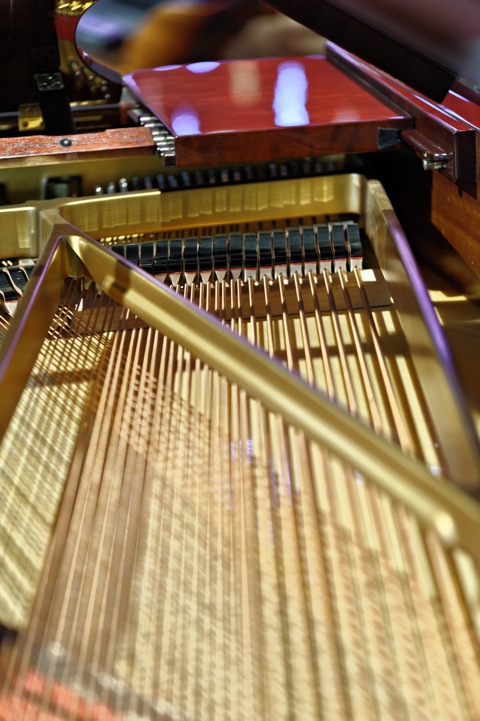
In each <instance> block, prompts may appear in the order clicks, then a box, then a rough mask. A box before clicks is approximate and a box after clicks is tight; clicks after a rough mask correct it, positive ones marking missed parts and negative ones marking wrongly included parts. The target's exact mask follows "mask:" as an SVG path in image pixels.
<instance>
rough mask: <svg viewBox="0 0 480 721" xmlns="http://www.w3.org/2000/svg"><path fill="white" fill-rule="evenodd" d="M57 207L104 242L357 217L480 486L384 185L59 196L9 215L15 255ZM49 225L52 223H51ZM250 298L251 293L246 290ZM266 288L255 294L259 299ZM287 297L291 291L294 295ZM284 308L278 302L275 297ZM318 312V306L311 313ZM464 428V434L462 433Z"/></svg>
mask: <svg viewBox="0 0 480 721" xmlns="http://www.w3.org/2000/svg"><path fill="white" fill-rule="evenodd" d="M49 209H58V210H59V211H60V213H61V215H62V217H63V218H64V219H65V220H66V221H67V222H69V223H71V224H72V225H73V226H75V227H77V228H81V230H82V231H83V232H84V233H86V234H88V235H89V236H91V237H93V238H96V239H98V240H100V241H101V242H103V243H107V244H108V243H112V242H116V243H118V242H123V241H127V240H128V239H129V238H130V239H132V241H134V242H137V241H141V240H142V238H144V237H145V238H146V239H148V235H149V234H155V235H156V237H158V234H160V236H161V234H162V233H165V234H166V233H168V232H170V231H177V230H181V232H188V231H189V230H191V229H193V231H194V232H195V229H197V230H198V229H199V228H209V229H210V230H209V232H211V229H212V228H219V227H220V228H221V227H222V226H226V227H232V226H234V224H242V223H247V222H248V223H250V224H253V225H254V224H255V223H265V222H275V221H279V222H280V221H282V220H283V219H285V218H307V219H308V218H310V217H331V216H333V217H335V216H337V215H342V214H348V215H354V216H356V217H357V216H358V217H359V219H360V223H361V224H363V225H364V226H365V232H366V235H367V236H368V238H369V239H370V242H371V243H372V245H373V247H374V250H375V253H376V256H377V258H378V262H379V265H380V268H381V271H382V273H383V274H384V275H385V277H386V279H387V283H388V292H389V293H391V295H392V297H393V300H394V303H395V309H396V312H398V316H399V318H400V322H401V324H402V329H403V332H404V334H405V337H406V339H407V343H408V347H409V353H410V354H411V357H412V360H413V363H414V365H415V368H416V370H417V373H418V377H419V379H420V384H421V387H422V389H423V391H424V393H425V397H426V399H427V404H428V407H429V413H430V417H431V422H432V423H433V427H434V429H435V434H436V436H437V438H438V440H439V442H440V443H441V453H442V454H443V456H444V469H445V472H446V473H447V475H448V477H449V478H452V479H454V480H455V482H456V483H457V484H458V485H459V486H461V487H462V488H464V489H467V490H470V491H472V490H475V489H478V486H479V483H480V470H479V469H480V462H479V456H480V453H479V444H478V438H477V433H476V430H475V428H474V425H473V422H472V419H471V416H470V413H469V409H468V408H467V407H466V404H465V401H464V399H463V393H462V390H461V388H460V387H459V384H458V381H457V379H456V375H455V370H454V368H453V364H452V362H451V359H450V356H449V352H448V348H447V346H446V344H445V340H444V337H443V334H442V332H441V329H440V326H439V323H438V319H437V318H436V315H435V312H434V310H433V307H432V305H431V303H430V301H429V299H428V297H427V294H426V291H425V289H424V286H423V283H422V281H421V279H420V277H419V274H418V271H417V270H416V264H415V262H414V261H413V258H412V256H411V252H410V250H409V248H408V244H407V242H406V240H405V238H404V236H403V233H402V231H401V228H399V226H398V222H397V221H396V217H395V215H394V213H393V210H392V208H391V205H390V202H389V200H388V198H387V197H386V195H385V193H384V191H383V189H382V187H381V185H380V184H379V183H378V182H376V181H370V182H368V183H367V181H366V180H365V178H364V177H363V176H359V175H334V176H322V177H318V178H303V179H298V180H286V181H277V182H273V183H252V184H247V185H237V186H224V187H216V188H202V189H193V190H188V191H177V192H172V193H159V192H158V191H141V192H137V193H126V194H116V195H111V196H108V195H107V196H100V197H98V198H80V199H74V200H60V201H59V200H55V201H43V202H39V203H33V204H31V205H29V206H17V207H9V208H6V209H1V210H0V222H2V223H4V228H5V229H6V233H5V238H6V240H5V241H4V243H5V245H4V248H5V252H6V254H7V255H8V256H10V257H12V256H17V255H19V256H22V257H32V256H33V257H35V256H36V255H38V254H39V253H40V252H41V249H42V247H43V244H44V242H45V239H46V238H47V237H48V235H49V234H48V232H46V230H45V228H44V225H45V222H46V221H45V218H46V217H47V216H48V213H49V212H50V211H49ZM47 226H48V223H47ZM243 292H245V291H243ZM258 292H259V289H258V288H257V289H256V290H255V293H256V294H258ZM288 292H291V291H290V290H289V291H288ZM275 302H276V301H275ZM310 310H311V309H310ZM459 429H462V432H461V433H460V432H459Z"/></svg>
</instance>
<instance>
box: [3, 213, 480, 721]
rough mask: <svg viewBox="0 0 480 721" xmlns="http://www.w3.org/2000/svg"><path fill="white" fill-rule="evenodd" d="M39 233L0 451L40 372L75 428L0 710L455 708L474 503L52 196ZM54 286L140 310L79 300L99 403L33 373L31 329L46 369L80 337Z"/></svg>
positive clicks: (478, 514) (468, 662)
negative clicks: (82, 224) (46, 356)
mask: <svg viewBox="0 0 480 721" xmlns="http://www.w3.org/2000/svg"><path fill="white" fill-rule="evenodd" d="M42 223H43V231H44V233H45V235H44V237H45V238H47V236H48V240H47V244H46V246H45V250H44V252H43V254H42V259H41V261H40V263H39V264H38V266H37V268H36V269H35V271H34V275H33V276H32V279H31V283H30V284H29V286H28V287H27V291H26V292H25V295H24V296H23V298H22V299H21V301H20V303H19V307H18V309H17V312H16V314H15V317H14V319H13V321H12V326H11V328H10V330H9V332H8V334H7V336H6V338H5V341H4V343H3V346H2V350H1V355H0V393H1V394H2V399H4V401H5V406H4V407H5V414H2V416H3V418H2V423H3V427H2V436H3V443H4V442H5V438H8V433H9V431H8V429H7V430H6V432H4V426H5V418H6V416H7V415H9V414H10V410H11V409H13V408H14V407H16V406H17V402H18V399H19V398H21V397H22V393H23V389H24V388H26V389H27V390H28V388H29V387H30V386H31V385H32V383H33V382H34V380H35V378H36V377H38V378H39V380H40V381H41V382H43V383H44V386H45V391H46V392H47V396H48V395H49V394H50V400H49V399H48V397H47V402H46V403H45V404H44V405H43V406H42V407H43V409H44V411H43V412H44V413H45V414H46V415H47V416H48V413H49V410H48V409H49V406H50V405H51V404H52V403H54V402H55V395H56V393H57V392H58V390H59V388H60V385H61V384H62V383H66V384H67V385H68V384H72V383H73V386H72V390H73V393H71V394H70V396H71V398H70V401H69V403H70V404H72V403H76V402H77V401H78V396H80V395H81V396H82V398H84V399H85V400H82V403H86V404H87V405H86V407H87V408H88V407H90V408H91V410H89V411H88V413H87V415H86V416H84V420H83V421H80V422H77V421H76V422H72V423H66V424H64V426H63V427H62V429H61V433H59V434H58V438H59V439H62V443H63V439H64V438H68V436H69V435H71V436H73V437H74V438H76V439H78V441H77V443H76V448H75V450H74V452H73V456H72V463H71V470H70V471H68V473H67V475H68V479H67V478H64V479H63V481H64V483H66V487H65V493H64V498H63V500H62V501H61V505H60V510H59V511H58V514H57V513H55V512H54V514H53V518H55V517H58V520H57V522H56V524H55V529H54V539H53V542H52V545H51V548H50V551H49V553H48V558H47V560H46V569H45V572H46V574H47V576H48V578H49V583H48V584H47V583H42V584H40V587H39V593H38V598H37V601H36V602H35V606H34V610H33V614H32V616H31V620H30V622H29V623H28V624H27V625H26V627H25V629H24V630H21V631H20V632H19V633H18V634H17V637H16V638H14V637H13V636H11V637H10V636H9V635H7V636H6V637H5V638H4V641H3V643H2V645H1V647H0V668H2V674H1V675H0V709H1V710H2V712H4V713H5V715H6V714H7V713H10V714H12V713H14V712H15V709H17V710H18V709H19V708H28V711H29V715H30V717H31V718H36V714H37V711H40V709H42V708H43V709H46V708H49V709H50V710H51V712H52V713H68V712H70V713H73V710H72V707H71V706H70V704H72V705H73V708H77V707H78V705H79V704H80V703H81V704H82V708H85V709H88V710H89V713H92V714H94V713H97V714H99V715H101V714H103V715H107V714H108V713H111V714H112V715H113V718H115V714H120V713H127V712H128V713H133V711H134V710H136V711H135V712H137V711H138V709H139V708H141V710H142V714H143V716H144V717H145V718H158V713H159V712H161V713H162V714H163V715H164V716H166V717H177V716H178V714H183V715H185V716H186V717H187V718H190V717H192V718H193V717H197V716H198V717H203V716H205V714H206V713H207V710H208V709H209V717H210V718H211V719H216V718H218V719H232V720H233V719H234V718H239V717H242V716H245V718H251V717H252V714H254V715H255V717H256V718H259V719H263V718H265V719H266V718H270V717H272V715H275V717H276V718H285V719H287V718H289V717H291V716H292V714H295V715H296V714H301V716H302V718H307V719H312V720H313V719H314V718H318V717H319V716H320V717H321V715H322V714H324V715H326V716H327V717H328V716H329V715H331V714H334V716H333V717H334V718H338V719H343V718H352V717H353V718H358V719H361V718H365V714H367V713H368V714H369V716H370V717H371V718H383V717H385V715H386V714H388V713H390V715H391V716H392V717H395V718H396V719H402V721H404V720H405V721H407V720H408V719H413V718H415V710H418V708H419V707H418V703H419V698H417V696H418V694H419V693H421V696H422V698H423V705H422V708H423V709H424V710H425V712H426V713H427V714H430V715H432V714H434V713H435V709H438V708H439V707H441V706H442V704H446V712H445V713H446V715H445V714H444V716H445V718H447V717H448V715H450V718H451V717H455V715H456V714H457V712H458V713H460V710H461V713H462V716H463V718H465V719H469V720H470V719H472V720H473V719H475V718H476V716H477V712H478V710H479V708H480V697H479V695H478V683H477V682H476V680H475V679H477V680H478V671H479V657H478V651H479V639H480V626H478V625H477V623H478V610H479V609H478V595H477V597H475V590H477V591H478V569H479V567H480V553H479V550H478V531H479V528H480V507H479V505H478V504H477V503H476V502H474V501H473V500H472V499H470V498H468V497H467V496H466V495H465V494H464V493H462V492H461V491H459V490H458V489H457V488H455V487H454V486H453V485H451V484H449V483H447V482H445V481H444V480H443V479H440V478H432V476H431V474H430V473H429V472H428V471H427V469H426V468H425V466H424V464H422V463H420V462H417V461H415V460H413V459H412V458H409V457H408V456H407V455H406V454H405V453H403V452H402V450H401V449H400V448H399V447H397V446H395V445H393V444H390V443H387V442H386V441H385V440H384V439H382V438H380V437H379V436H378V434H377V433H375V432H374V431H372V430H371V429H368V428H366V427H365V426H364V425H363V424H361V423H359V422H358V421H356V420H355V419H354V418H352V416H351V415H350V414H349V413H347V412H346V411H344V410H342V409H340V408H338V407H337V406H336V405H335V404H333V403H331V402H330V400H329V399H328V397H327V396H325V395H323V394H321V393H319V392H318V391H316V390H315V389H313V388H312V387H311V385H309V383H308V382H307V381H303V380H302V379H300V378H299V377H298V375H297V374H296V373H294V372H293V370H292V363H293V357H292V358H290V359H288V360H287V364H286V366H287V367H285V366H284V365H282V364H280V363H278V362H276V361H274V360H273V359H272V357H270V355H269V354H266V353H263V352H261V351H259V350H258V349H257V348H255V347H254V346H252V345H250V344H249V343H247V342H246V341H245V340H243V339H242V338H240V337H239V336H238V335H237V334H236V333H234V332H231V330H230V329H229V328H226V327H225V326H224V325H222V324H221V323H220V322H218V321H217V320H216V319H214V318H213V317H212V315H211V314H209V313H206V312H205V311H203V310H201V309H199V308H198V307H196V306H195V305H194V304H193V303H191V302H189V300H188V298H183V297H182V296H181V294H179V293H176V292H174V291H172V290H170V289H169V288H167V287H165V286H162V285H161V284H158V283H156V282H155V281H154V280H153V279H152V278H150V277H148V276H147V275H146V274H143V273H142V272H140V271H138V270H137V269H135V268H134V267H133V266H131V265H130V264H129V263H128V262H126V261H124V260H123V259H121V258H119V257H118V256H116V255H115V254H114V253H112V252H111V251H110V250H109V249H108V248H105V247H102V246H101V245H100V244H99V243H97V242H96V241H94V240H92V239H90V238H88V237H87V236H86V235H85V234H83V233H82V232H80V231H78V230H77V229H76V228H74V227H72V226H70V225H69V224H67V223H66V222H65V220H64V219H63V217H62V216H61V215H60V214H59V212H58V211H57V210H56V209H51V210H44V211H43V213H42ZM73 278H79V279H80V281H81V282H80V286H78V284H77V285H74V286H73V287H74V288H76V287H81V286H82V285H84V284H85V282H86V281H88V282H90V284H91V291H90V292H91V293H92V294H93V295H95V293H97V294H99V293H100V292H101V294H102V295H101V296H100V295H98V296H97V297H98V298H99V300H100V299H101V297H103V298H104V299H105V302H106V303H107V308H108V306H109V304H111V303H112V302H113V304H114V305H116V304H118V305H119V306H121V307H122V308H123V310H124V313H125V319H127V317H128V316H129V314H133V315H134V316H135V317H136V318H138V319H139V320H140V321H141V325H140V326H137V327H136V326H135V324H133V325H128V324H127V325H125V327H124V330H122V327H121V326H120V327H118V326H117V328H118V329H117V330H116V331H114V332H113V333H112V330H111V326H110V325H109V324H108V322H106V323H105V326H104V328H103V330H102V331H101V332H95V333H92V332H89V330H88V327H89V321H88V314H89V313H90V314H91V317H92V320H93V319H94V317H95V314H96V312H97V311H96V306H95V303H94V304H93V305H92V306H91V310H90V311H88V310H87V311H85V313H84V315H83V316H82V317H83V319H84V322H85V329H84V334H83V335H82V337H81V344H80V345H79V346H78V347H79V348H81V349H82V350H81V353H82V354H83V355H82V356H81V358H80V356H78V363H81V365H79V370H80V369H83V370H84V372H85V373H86V375H85V378H86V379H88V382H89V383H90V379H93V378H94V376H96V375H97V374H98V373H100V369H101V368H104V370H103V371H102V373H104V374H105V375H101V374H100V376H99V380H98V383H99V386H100V388H99V390H100V391H101V395H100V396H99V397H98V398H97V396H96V395H95V394H93V396H92V393H93V391H92V390H90V391H88V390H82V391H81V387H80V386H81V384H80V383H79V382H77V383H76V380H77V379H76V376H75V374H74V369H75V366H74V365H70V366H69V365H68V356H65V358H64V359H63V363H65V364H66V365H65V366H64V369H63V371H62V370H61V368H60V367H59V368H58V369H57V367H56V365H55V366H54V370H53V371H52V370H51V371H50V372H49V367H50V368H51V366H48V365H45V366H44V367H43V370H42V366H40V367H38V365H37V366H35V362H36V359H37V358H38V357H39V353H40V354H41V353H43V352H44V351H43V350H40V349H41V348H43V347H44V343H46V346H45V347H46V348H47V349H50V350H49V351H48V352H50V354H51V355H50V357H51V359H52V360H53V359H54V357H55V356H58V355H59V356H60V361H62V356H63V355H65V350H64V345H65V347H66V346H67V345H72V346H74V345H75V343H76V342H77V338H76V332H75V331H74V330H72V328H71V325H70V318H72V317H73V316H74V315H75V306H76V305H77V304H78V302H79V301H78V297H77V296H76V295H75V293H76V291H73V294H72V292H71V290H70V289H71V287H72V279H73ZM81 279H84V280H81ZM66 281H68V282H67V284H66V285H65V283H66ZM74 283H75V282H74ZM282 283H283V281H280V295H282V293H283V290H281V289H282V287H283V285H282ZM251 285H252V284H250V286H251ZM269 292H270V285H269V284H268V283H265V293H266V294H267V296H268V293H269ZM61 298H63V300H61ZM108 299H110V300H108ZM60 300H61V302H60V310H59V313H56V309H57V304H58V302H59V301H60ZM102 302H103V301H102ZM267 304H268V301H267ZM200 305H203V303H202V302H200ZM112 308H113V306H112ZM304 320H305V321H307V319H306V318H305V319H304ZM267 323H268V319H267ZM232 327H234V326H232ZM253 331H254V326H253V325H252V332H253ZM252 340H255V339H254V338H252ZM102 343H105V344H106V345H105V350H106V349H107V346H111V348H112V350H111V352H110V351H109V353H110V355H109V354H105V350H104V349H103V346H102V345H101V344H102ZM97 344H98V347H99V352H98V353H96V352H95V347H96V345H97ZM113 349H117V352H115V353H114V352H113ZM75 357H76V356H73V357H71V358H70V363H75ZM109 358H110V359H111V360H108V359H109ZM89 359H90V360H89ZM32 368H37V370H35V371H34V373H33V375H32V374H31V370H32ZM78 381H80V376H79V377H78ZM76 384H77V385H78V389H77V391H75V385H76ZM114 386H118V391H116V392H115V393H113V388H114ZM110 388H112V392H111V393H110V390H109V389H110ZM157 408H158V412H157V411H156V410H155V409H157ZM92 411H94V412H93V415H92ZM117 414H118V419H117ZM80 416H81V414H80ZM25 418H28V409H27V412H26V415H25ZM32 432H33V438H34V436H35V429H34V428H33V429H32ZM25 434H28V435H30V431H29V429H28V427H25ZM89 437H90V438H91V441H90V442H89V443H88V442H87V439H88V438H89ZM109 437H110V438H111V440H110V443H111V444H112V445H111V446H110V447H109ZM23 441H24V442H25V443H30V444H31V443H32V439H30V440H29V438H28V437H25V438H24V439H23ZM33 442H34V440H33ZM0 450H1V446H0ZM84 453H87V456H86V457H85V455H84ZM123 454H125V461H124V460H123V457H124V456H123ZM118 456H119V459H118V458H117V457H118ZM58 472H59V471H58V469H57V468H56V466H55V464H50V467H48V466H47V470H46V471H45V476H44V478H43V479H42V480H43V484H45V485H47V486H49V484H50V483H51V480H52V479H54V477H55V475H56V474H57V473H58ZM97 476H99V480H98V485H96V484H97V480H96V479H97ZM100 477H101V479H100ZM89 493H90V494H91V495H89ZM58 502H59V503H60V501H58ZM83 503H84V504H85V505H82V504H83ZM153 509H157V510H155V511H154V510H153ZM152 514H154V515H152ZM7 520H8V519H7ZM90 523H91V525H89V524H90ZM78 524H80V525H78ZM77 534H78V535H77ZM44 550H45V549H44ZM84 561H85V565H83V563H84ZM41 565H42V564H41V563H40V564H39V566H38V570H37V573H39V568H40V567H41ZM459 567H460V570H459ZM29 570H30V572H32V569H31V568H30V569H29ZM2 576H3V577H4V574H2ZM37 579H38V576H37ZM466 579H467V581H468V586H465V580H466ZM16 580H17V581H18V580H19V578H18V577H17V579H16ZM22 581H23V584H25V578H22ZM33 585H34V586H35V587H36V586H37V583H34V584H33ZM472 588H473V591H474V592H473V595H470V596H469V590H470V589H472ZM367 589H368V592H367ZM24 592H25V586H24V585H22V587H21V589H20V592H18V590H17V592H16V593H15V590H12V595H13V597H14V598H15V599H18V598H19V597H21V596H22V593H24ZM4 613H5V610H4ZM23 613H24V617H23V623H20V625H23V624H24V623H26V621H27V616H28V615H29V613H30V609H27V608H24V610H23ZM2 620H3V621H4V623H5V617H4V618H3V619H2ZM17 621H18V618H17ZM76 622H78V623H76ZM475 633H477V637H476V638H475V636H474V634H475ZM412 643H413V645H412ZM414 648H415V649H416V653H417V654H418V658H416V660H415V663H413V670H412V658H413V657H412V653H413V649H414ZM420 660H421V661H422V663H420ZM424 663H425V664H426V665H425V666H424V665H423V664H424ZM419 674H420V676H421V678H420V679H419V677H418V675H419ZM34 681H35V686H34V688H35V694H31V693H30V689H32V684H33V682H34ZM392 681H393V683H392ZM425 684H428V687H429V693H428V694H425ZM195 689H201V693H199V692H198V691H196V690H195ZM19 704H21V706H19ZM24 705H25V706H24ZM120 717H121V716H120Z"/></svg>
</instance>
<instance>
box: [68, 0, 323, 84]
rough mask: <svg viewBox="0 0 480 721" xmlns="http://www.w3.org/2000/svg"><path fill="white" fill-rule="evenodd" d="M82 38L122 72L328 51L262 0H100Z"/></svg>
mask: <svg viewBox="0 0 480 721" xmlns="http://www.w3.org/2000/svg"><path fill="white" fill-rule="evenodd" d="M77 39H78V43H79V45H80V46H81V47H82V48H83V49H84V50H86V51H87V52H88V53H90V54H91V55H93V56H94V57H96V58H98V59H99V60H102V61H103V62H105V63H106V64H108V65H110V66H111V67H114V68H115V69H117V70H119V71H120V72H122V73H127V72H131V71H133V70H136V69H139V68H147V67H156V66H160V65H170V64H175V63H189V62H198V61H202V60H221V59H238V58H255V57H268V56H285V55H308V54H321V53H323V51H324V40H323V38H321V37H319V36H318V35H317V34H316V33H315V32H313V31H311V30H308V29H307V28H305V27H304V26H303V25H300V24H299V23H297V22H295V21H294V20H292V19H290V18H287V17H286V16H285V15H283V14H282V13H279V12H276V11H273V10H272V9H271V8H270V7H269V6H268V5H266V4H265V3H262V2H258V0H161V1H160V2H158V0H157V1H155V0H100V1H99V2H97V3H96V4H95V5H94V6H93V7H92V8H91V9H90V10H89V11H88V12H87V13H86V14H85V16H84V17H83V19H82V21H81V23H80V26H79V31H78V35H77Z"/></svg>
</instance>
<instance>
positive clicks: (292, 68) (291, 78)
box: [272, 60, 310, 128]
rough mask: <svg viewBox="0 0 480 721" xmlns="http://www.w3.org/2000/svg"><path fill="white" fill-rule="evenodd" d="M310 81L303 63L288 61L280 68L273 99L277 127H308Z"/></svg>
mask: <svg viewBox="0 0 480 721" xmlns="http://www.w3.org/2000/svg"><path fill="white" fill-rule="evenodd" d="M307 99H308V80H307V76H306V73H305V68H304V66H303V65H302V63H300V62H298V61H295V60H287V61H286V62H284V63H280V65H279V66H278V75H277V82H276V83H275V92H274V98H273V106H272V107H273V111H274V117H275V125H277V126H279V127H282V128H285V127H290V126H292V125H308V124H309V122H310V118H309V115H308V112H307V108H306V105H307Z"/></svg>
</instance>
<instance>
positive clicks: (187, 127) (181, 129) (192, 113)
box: [172, 105, 202, 135]
mask: <svg viewBox="0 0 480 721" xmlns="http://www.w3.org/2000/svg"><path fill="white" fill-rule="evenodd" d="M172 130H173V132H174V133H175V135H198V134H199V133H201V132H202V131H201V128H200V118H199V117H198V113H197V111H196V110H195V108H192V107H191V106H189V105H181V106H180V107H179V108H177V109H176V110H174V111H173V113H172Z"/></svg>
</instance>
